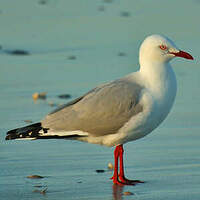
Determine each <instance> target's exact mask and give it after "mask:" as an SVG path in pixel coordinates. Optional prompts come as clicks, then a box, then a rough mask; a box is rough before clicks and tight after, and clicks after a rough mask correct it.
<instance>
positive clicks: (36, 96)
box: [32, 92, 47, 100]
mask: <svg viewBox="0 0 200 200" xmlns="http://www.w3.org/2000/svg"><path fill="white" fill-rule="evenodd" d="M32 98H33V99H34V100H37V99H46V98H47V93H46V92H40V93H38V92H36V93H34V94H33V95H32Z"/></svg>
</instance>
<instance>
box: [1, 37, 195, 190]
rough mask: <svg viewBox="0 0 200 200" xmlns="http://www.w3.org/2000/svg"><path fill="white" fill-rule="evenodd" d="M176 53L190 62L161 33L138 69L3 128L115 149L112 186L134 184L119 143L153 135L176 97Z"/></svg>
mask: <svg viewBox="0 0 200 200" xmlns="http://www.w3.org/2000/svg"><path fill="white" fill-rule="evenodd" d="M175 57H182V58H186V59H190V60H193V57H192V56H191V55H190V54H189V53H187V52H184V51H181V50H179V48H177V46H176V45H175V44H174V42H173V41H172V40H170V39H169V38H167V37H165V36H162V35H151V36H148V37H147V38H146V39H145V40H144V41H143V43H142V44H141V47H140V50H139V64H140V69H139V71H137V72H134V73H131V74H128V75H127V76H125V77H122V78H120V79H117V80H114V81H112V82H108V83H105V84H102V85H99V86H97V87H96V88H94V89H92V90H91V91H89V92H88V93H86V94H84V95H83V96H81V97H79V98H76V99H74V100H72V101H70V102H69V103H67V104H65V105H63V106H61V107H59V108H57V109H56V110H54V111H53V112H51V113H49V114H48V115H47V116H46V117H45V118H44V119H43V120H41V122H39V123H35V124H32V125H29V126H26V127H22V128H17V129H14V130H10V131H8V132H7V136H6V138H5V139H6V140H12V139H19V140H21V139H31V140H33V139H71V140H79V141H83V142H88V143H93V144H99V145H104V146H109V147H115V150H114V173H113V177H112V178H111V179H112V181H113V184H117V185H121V186H123V185H135V184H136V183H142V181H139V180H129V179H127V178H126V177H125V174H124V164H123V153H124V149H123V144H125V143H127V142H130V141H133V140H137V139H140V138H142V137H144V136H146V135H147V134H149V133H151V132H152V131H153V130H154V129H155V128H157V127H158V126H159V125H160V124H161V122H163V120H164V119H165V118H166V117H167V115H168V113H169V111H170V110H171V108H172V105H173V103H174V100H175V96H176V91H177V83H176V76H175V73H174V71H173V69H172V66H171V65H170V63H169V62H170V61H171V60H172V59H173V58H175Z"/></svg>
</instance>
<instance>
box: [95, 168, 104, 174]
mask: <svg viewBox="0 0 200 200" xmlns="http://www.w3.org/2000/svg"><path fill="white" fill-rule="evenodd" d="M96 172H97V173H104V172H105V170H104V169H97V170H96Z"/></svg>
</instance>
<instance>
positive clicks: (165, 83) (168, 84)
mask: <svg viewBox="0 0 200 200" xmlns="http://www.w3.org/2000/svg"><path fill="white" fill-rule="evenodd" d="M140 74H141V76H142V77H143V80H144V84H145V86H146V87H147V88H149V89H150V90H152V92H153V93H154V94H156V96H157V97H158V98H164V96H165V95H166V93H168V92H173V93H174V95H175V94H176V77H175V74H174V71H173V69H172V67H171V65H170V64H169V63H168V62H164V63H160V62H157V63H155V62H154V63H153V62H152V63H149V62H148V63H144V62H143V63H142V65H141V66H140Z"/></svg>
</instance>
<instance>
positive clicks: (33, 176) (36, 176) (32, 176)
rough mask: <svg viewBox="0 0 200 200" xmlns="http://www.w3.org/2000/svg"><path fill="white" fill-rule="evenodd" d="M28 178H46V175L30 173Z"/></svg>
mask: <svg viewBox="0 0 200 200" xmlns="http://www.w3.org/2000/svg"><path fill="white" fill-rule="evenodd" d="M27 178H32V179H40V178H44V176H40V175H30V176H27Z"/></svg>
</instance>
